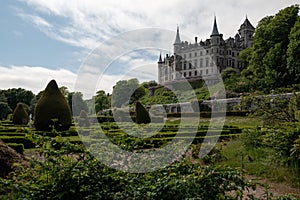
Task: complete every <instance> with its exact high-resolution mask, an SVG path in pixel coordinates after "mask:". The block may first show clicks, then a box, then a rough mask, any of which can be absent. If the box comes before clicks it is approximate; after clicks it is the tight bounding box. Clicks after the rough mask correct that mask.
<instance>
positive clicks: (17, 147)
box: [7, 143, 24, 154]
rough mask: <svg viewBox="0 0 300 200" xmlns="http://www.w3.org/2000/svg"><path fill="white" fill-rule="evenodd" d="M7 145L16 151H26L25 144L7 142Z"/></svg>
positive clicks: (21, 152)
mask: <svg viewBox="0 0 300 200" xmlns="http://www.w3.org/2000/svg"><path fill="white" fill-rule="evenodd" d="M7 146H9V147H10V148H12V149H14V150H15V151H16V152H18V153H20V154H23V153H24V145H23V144H17V143H7Z"/></svg>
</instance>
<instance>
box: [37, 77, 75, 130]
mask: <svg viewBox="0 0 300 200" xmlns="http://www.w3.org/2000/svg"><path fill="white" fill-rule="evenodd" d="M34 116H35V119H34V125H35V128H36V129H37V130H39V131H50V130H51V129H52V127H53V126H54V128H55V129H56V130H58V131H65V130H68V129H69V128H70V126H71V124H72V114H71V109H70V107H69V104H68V102H67V100H66V98H65V97H64V96H63V94H62V93H61V91H60V90H59V88H58V86H57V83H56V81H55V80H51V81H50V82H49V83H48V85H47V87H46V89H45V90H44V92H43V94H42V96H41V97H40V99H39V100H38V102H37V105H36V107H35V110H34Z"/></svg>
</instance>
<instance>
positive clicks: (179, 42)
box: [173, 26, 181, 54]
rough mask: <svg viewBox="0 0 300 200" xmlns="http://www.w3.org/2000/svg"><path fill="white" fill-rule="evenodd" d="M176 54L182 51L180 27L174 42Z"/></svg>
mask: <svg viewBox="0 0 300 200" xmlns="http://www.w3.org/2000/svg"><path fill="white" fill-rule="evenodd" d="M173 45H174V54H176V53H178V52H179V50H180V45H181V40H180V36H179V27H178V26H177V32H176V38H175V42H174V44H173Z"/></svg>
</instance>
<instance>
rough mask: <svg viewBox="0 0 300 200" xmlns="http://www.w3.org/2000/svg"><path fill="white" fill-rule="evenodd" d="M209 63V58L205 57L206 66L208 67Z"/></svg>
mask: <svg viewBox="0 0 300 200" xmlns="http://www.w3.org/2000/svg"><path fill="white" fill-rule="evenodd" d="M208 63H209V59H208V58H206V59H205V67H208Z"/></svg>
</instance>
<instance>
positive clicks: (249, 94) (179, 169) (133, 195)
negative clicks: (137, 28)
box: [0, 5, 300, 200]
mask: <svg viewBox="0 0 300 200" xmlns="http://www.w3.org/2000/svg"><path fill="white" fill-rule="evenodd" d="M298 11H299V6H297V5H295V6H290V7H287V8H285V9H283V10H281V11H279V12H278V14H276V15H275V16H267V17H265V18H263V19H262V20H261V21H260V22H259V24H258V27H257V29H256V32H255V35H254V38H253V46H252V47H251V48H248V49H245V50H244V51H242V52H241V53H240V55H239V59H240V60H241V61H242V62H244V63H245V64H246V65H247V67H246V68H245V69H243V70H242V71H241V72H237V71H236V70H234V69H232V68H227V69H225V70H223V71H222V73H221V76H222V79H223V81H224V85H225V89H226V98H235V99H238V103H237V104H235V105H234V106H230V108H229V107H228V109H227V111H226V112H225V111H220V112H219V113H218V114H217V115H215V116H213V115H212V109H211V107H209V106H208V104H205V102H206V103H207V102H209V101H210V100H211V99H213V98H215V99H218V96H217V95H214V96H212V95H211V91H213V92H214V93H216V94H217V91H218V88H219V86H220V84H216V85H214V86H211V88H210V90H208V86H207V85H205V82H204V81H202V82H200V83H199V82H198V83H191V86H192V88H193V90H194V91H193V92H192V93H194V94H195V95H196V97H197V100H196V101H195V100H194V101H192V102H191V98H190V97H191V96H190V91H186V90H182V91H181V93H180V95H175V94H174V93H173V92H172V91H170V90H167V89H166V88H165V87H163V86H159V85H158V84H157V83H156V82H155V81H150V82H144V83H141V84H140V83H139V81H138V80H137V79H130V80H121V81H118V82H117V83H116V85H115V86H114V88H113V94H109V93H106V92H105V91H103V90H100V91H97V92H96V95H95V96H93V97H92V99H86V100H84V99H83V97H82V94H81V93H80V92H69V91H68V89H67V88H66V87H64V86H61V87H58V85H57V83H56V81H55V80H52V81H50V82H49V84H48V85H47V86H46V88H45V90H43V91H41V92H39V93H38V94H36V95H35V94H33V93H32V92H31V91H28V90H25V89H22V88H11V89H7V90H0V199H30V200H31V199H203V200H210V199H211V200H214V199H267V200H294V199H300V126H299V125H300V122H299V121H300V94H299V91H300V85H299V81H300V76H299V74H300V73H299V55H300V50H299V44H300V42H299V41H300V40H299V38H300V32H299V30H300V29H299V27H300V18H299V15H298ZM133 88H137V89H136V90H134V91H132V90H133ZM128 94H132V95H131V97H130V99H129V100H128V102H127V105H128V107H129V108H127V111H128V113H129V115H128V116H127V115H124V113H123V112H124V111H122V109H117V108H121V107H122V106H123V105H122V104H119V103H120V102H122V101H120V99H122V98H124V96H126V95H128ZM149 94H152V95H149ZM113 95H114V96H115V98H112V96H113ZM116 100H117V101H116ZM179 100H181V101H179ZM182 101H187V102H191V104H193V105H194V104H195V105H198V106H199V107H200V111H199V110H198V111H197V109H196V111H195V112H192V111H191V112H189V113H183V112H180V111H178V110H177V111H176V112H175V111H173V110H172V109H169V107H168V106H172V105H171V104H174V105H178V103H179V102H182ZM157 104H161V105H163V106H165V107H163V111H164V112H165V115H153V113H152V114H151V112H150V111H149V109H150V110H151V106H153V105H157ZM227 106H228V105H227ZM123 108H124V106H123ZM222 115H224V116H226V117H225V122H224V125H222V124H223V123H215V122H217V121H218V119H219V118H220V116H222ZM220 120H221V119H220ZM186 141H189V144H188V145H187V146H188V147H185V146H184V144H186V143H184V142H186ZM215 142H216V144H215ZM108 144H109V145H108ZM212 144H213V145H212ZM172 145H174V146H175V147H176V148H174V149H173V150H174V152H175V151H176V150H181V152H183V153H182V154H181V155H180V156H177V155H174V156H173V157H172V159H170V160H168V164H165V165H164V166H160V164H161V163H159V162H157V161H165V160H167V159H169V158H168V155H169V154H170V151H169V152H168V153H169V154H164V153H161V154H160V155H158V156H160V159H161V160H159V159H158V160H155V159H152V158H150V159H148V158H147V157H145V158H144V160H143V162H142V163H139V164H140V165H139V164H138V165H136V166H135V167H138V168H134V169H133V170H132V169H131V170H132V171H130V170H129V168H130V166H131V163H136V160H135V158H136V157H135V156H136V155H141V154H143V153H144V154H150V155H152V153H155V152H160V149H164V148H166V147H170V146H171V147H172ZM181 145H182V146H181ZM110 146H113V147H114V148H115V150H118V151H124V152H125V151H126V152H129V153H130V155H133V156H118V155H117V154H116V153H115V152H111V151H108V147H110ZM183 146H184V147H183ZM201 152H202V153H203V152H204V154H201ZM171 155H172V154H171ZM104 157H105V158H106V160H109V161H110V162H109V163H106V162H104V161H103V158H104ZM155 162H156V163H155ZM153 163H154V164H157V165H158V166H160V167H159V168H155V166H156V165H153ZM151 167H153V169H152V170H151ZM137 169H139V170H137ZM143 169H148V170H144V171H143Z"/></svg>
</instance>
